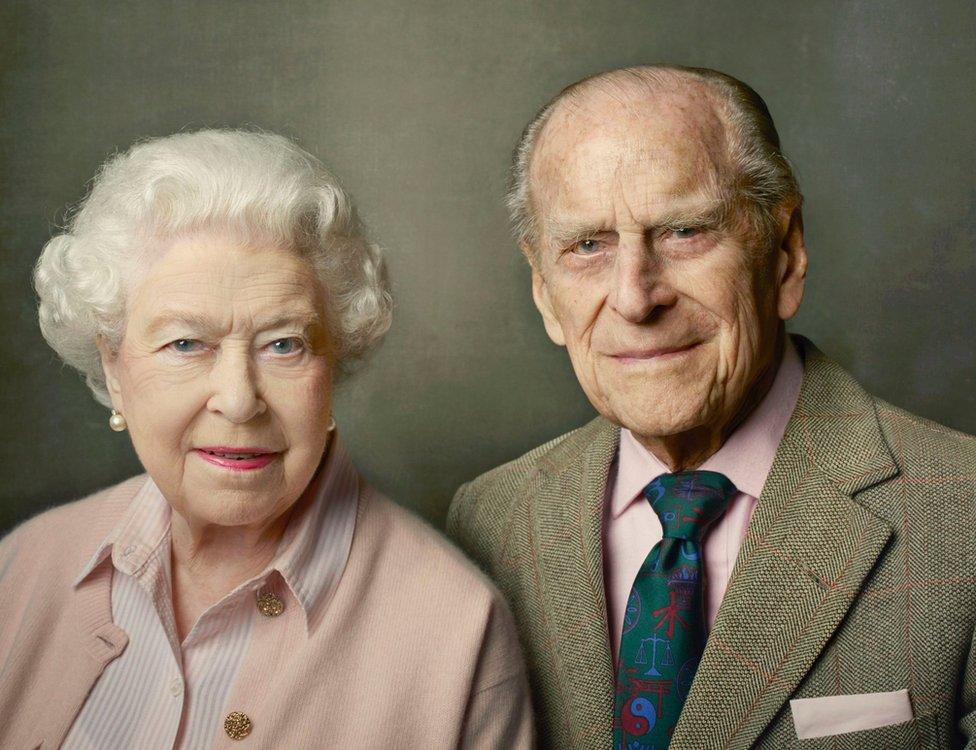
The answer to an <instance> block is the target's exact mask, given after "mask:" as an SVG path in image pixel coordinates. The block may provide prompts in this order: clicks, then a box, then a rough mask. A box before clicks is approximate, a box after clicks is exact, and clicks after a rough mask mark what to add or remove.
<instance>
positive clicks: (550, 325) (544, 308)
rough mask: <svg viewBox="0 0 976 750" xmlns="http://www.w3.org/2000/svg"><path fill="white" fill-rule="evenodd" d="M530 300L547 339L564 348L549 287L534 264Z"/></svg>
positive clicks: (560, 328) (536, 264)
mask: <svg viewBox="0 0 976 750" xmlns="http://www.w3.org/2000/svg"><path fill="white" fill-rule="evenodd" d="M523 252H524V250H523ZM526 255H528V254H526ZM532 299H533V300H534V301H535V306H536V308H537V309H538V310H539V312H540V313H541V314H542V322H543V323H544V324H545V326H546V333H548V334H549V338H551V339H552V340H553V343H555V344H558V345H559V346H566V337H565V336H564V335H563V327H562V326H561V325H560V324H559V319H558V318H556V315H555V313H554V312H553V310H552V301H551V300H550V299H549V286H548V285H547V284H546V280H545V278H543V276H542V272H541V271H539V265H538V263H536V262H534V263H532Z"/></svg>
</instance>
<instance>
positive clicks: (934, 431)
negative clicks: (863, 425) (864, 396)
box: [875, 398, 976, 487]
mask: <svg viewBox="0 0 976 750" xmlns="http://www.w3.org/2000/svg"><path fill="white" fill-rule="evenodd" d="M875 405H876V409H877V414H878V422H879V423H880V424H881V429H882V431H883V432H884V435H885V438H886V440H887V441H888V444H889V446H890V447H891V450H892V452H893V453H894V457H895V460H896V461H897V463H898V465H899V468H900V469H901V471H902V473H903V475H905V476H906V477H908V478H912V477H921V476H925V477H929V478H931V479H933V480H934V479H935V478H937V477H942V478H945V479H947V480H956V481H963V482H964V483H966V482H967V480H968V483H969V484H970V485H973V486H974V487H976V436H973V435H967V434H966V433H964V432H959V431H958V430H953V429H951V428H949V427H946V426H944V425H941V424H939V423H938V422H933V421H932V420H930V419H925V418H924V417H920V416H918V415H916V414H912V413H910V412H907V411H905V410H904V409H900V408H898V407H896V406H892V405H891V404H889V403H887V402H885V401H883V400H881V399H878V398H876V399H875Z"/></svg>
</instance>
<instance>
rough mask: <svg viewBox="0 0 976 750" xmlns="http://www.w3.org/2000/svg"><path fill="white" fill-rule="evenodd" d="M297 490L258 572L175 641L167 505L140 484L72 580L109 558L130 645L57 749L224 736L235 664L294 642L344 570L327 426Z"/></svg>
mask: <svg viewBox="0 0 976 750" xmlns="http://www.w3.org/2000/svg"><path fill="white" fill-rule="evenodd" d="M306 492H307V493H313V494H314V497H313V498H312V499H311V501H310V502H308V503H305V504H303V505H301V506H300V509H299V511H298V512H297V515H296V516H295V517H293V518H292V519H291V520H290V521H289V525H288V527H287V529H286V530H285V534H284V536H283V538H282V541H281V543H280V544H279V547H278V551H277V554H276V555H275V557H274V559H273V560H272V561H271V563H270V564H269V565H268V566H267V568H266V569H265V570H264V571H263V572H262V573H261V574H259V575H257V576H255V577H254V578H251V579H250V580H248V581H245V582H244V583H242V584H240V585H239V586H237V588H235V589H234V590H233V591H232V592H231V593H229V594H227V596H225V597H224V598H223V599H221V600H220V601H219V602H217V603H216V604H214V605H213V606H211V607H210V608H209V609H207V610H206V611H205V612H204V613H203V614H202V615H201V616H200V618H199V619H198V620H197V622H196V623H195V624H194V626H193V628H192V629H191V631H190V632H189V633H188V634H187V635H186V638H185V639H184V640H183V642H182V643H180V642H179V640H178V637H177V634H176V624H175V619H174V615H173V603H172V595H171V592H172V584H171V580H172V577H171V570H170V512H171V511H170V506H169V503H168V502H167V501H166V499H165V498H164V497H163V496H162V494H161V493H160V491H159V488H158V487H157V486H156V484H155V483H154V482H153V481H152V479H147V480H146V482H145V484H144V485H143V486H142V487H141V488H140V490H139V492H138V493H137V495H136V497H135V498H134V499H133V501H132V503H131V505H130V506H129V508H128V510H127V511H126V513H125V514H124V515H123V517H122V518H121V520H120V521H119V523H118V524H117V526H116V527H115V528H114V529H113V530H112V531H111V532H110V533H109V534H108V536H107V537H106V538H105V540H104V541H103V542H102V543H101V544H100V545H99V546H98V549H97V550H96V552H95V554H94V555H93V556H92V558H91V560H90V561H89V562H88V564H87V565H86V566H85V567H84V569H83V570H82V571H81V573H80V575H79V576H78V578H77V579H76V580H75V586H77V585H78V584H80V583H81V582H82V581H84V580H85V579H86V578H87V577H88V576H89V575H90V574H91V573H92V571H93V570H94V569H95V568H96V567H97V566H98V565H99V563H101V562H102V561H103V560H105V558H107V557H109V556H111V561H112V566H113V577H112V619H113V620H114V622H115V624H116V625H117V626H119V627H120V628H122V629H123V630H124V631H125V632H126V633H127V634H128V636H129V645H128V647H127V648H126V649H125V651H124V652H123V653H122V655H121V656H120V657H119V658H118V659H116V660H115V661H113V662H112V663H110V664H109V665H108V666H107V667H106V669H105V671H104V672H103V674H102V676H101V677H100V678H99V680H98V682H96V683H95V686H94V688H93V689H92V691H91V693H90V694H89V695H88V698H87V700H86V701H85V704H84V706H83V707H82V709H81V711H80V712H79V713H78V716H77V718H76V719H75V721H74V723H73V724H72V726H71V730H70V731H69V733H68V736H67V737H66V739H65V742H64V745H63V746H62V747H64V748H68V749H69V750H104V748H123V747H125V748H130V747H131V748H157V747H158V748H199V747H209V746H210V745H212V744H213V740H214V737H215V733H217V732H220V733H221V734H223V724H224V718H225V716H226V715H227V714H228V713H229V712H231V711H233V710H234V707H233V706H230V705H228V700H229V699H230V697H231V696H232V695H233V694H234V693H233V689H234V685H235V680H236V677H237V675H238V671H239V670H240V668H241V665H242V664H243V663H244V662H245V660H246V659H250V660H254V659H255V658H256V659H257V660H258V661H262V660H265V659H263V658H262V654H267V655H268V658H269V659H270V658H271V654H273V653H274V650H275V647H276V642H278V641H280V640H281V639H296V640H297V641H302V640H304V638H305V637H306V636H307V634H308V626H309V620H310V619H311V618H312V617H313V616H314V614H315V613H316V612H317V611H318V610H319V608H320V607H321V605H322V604H323V603H325V602H326V601H327V600H328V599H329V598H330V596H331V594H332V592H333V591H334V590H335V588H336V586H337V585H338V583H339V579H340V578H341V576H342V572H343V569H344V568H345V565H346V560H347V559H348V556H349V549H350V545H351V543H352V536H353V530H354V527H355V519H356V510H357V502H358V495H359V483H358V477H357V474H356V472H355V469H354V468H353V466H352V464H351V463H350V461H349V459H348V457H347V456H346V453H345V450H344V449H343V447H342V445H341V444H339V443H338V438H337V437H336V436H335V433H333V438H332V441H331V444H330V447H329V449H328V451H327V456H326V458H325V460H324V462H323V465H322V466H321V467H320V468H319V471H318V472H317V474H316V476H315V477H314V478H313V480H312V482H311V484H310V485H309V488H308V489H307V490H306ZM300 502H301V501H300ZM266 594H272V595H273V596H274V597H276V598H277V600H278V601H280V602H281V603H282V604H283V605H284V609H283V610H282V611H281V613H280V614H278V615H271V616H265V615H263V614H261V612H260V611H259V608H258V606H257V597H258V596H260V595H266ZM277 646H280V643H278V644H277ZM265 661H266V660H265Z"/></svg>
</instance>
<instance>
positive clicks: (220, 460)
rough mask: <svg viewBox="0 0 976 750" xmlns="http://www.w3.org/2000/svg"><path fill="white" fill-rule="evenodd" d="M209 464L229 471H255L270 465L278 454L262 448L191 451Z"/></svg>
mask: <svg viewBox="0 0 976 750" xmlns="http://www.w3.org/2000/svg"><path fill="white" fill-rule="evenodd" d="M193 452H194V453H196V454H197V455H198V456H199V457H200V458H202V459H203V460H204V461H206V462H207V463H209V464H212V465H214V466H219V467H221V468H224V469H229V470H231V471H255V470H257V469H263V468H264V467H265V466H267V465H268V464H270V463H271V462H272V461H273V460H274V459H275V458H277V457H278V455H279V454H278V453H277V452H275V451H269V450H267V449H264V448H251V447H246V448H236V447H224V446H216V447H210V448H196V449H194V451H193Z"/></svg>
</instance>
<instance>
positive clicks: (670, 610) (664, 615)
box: [651, 591, 688, 638]
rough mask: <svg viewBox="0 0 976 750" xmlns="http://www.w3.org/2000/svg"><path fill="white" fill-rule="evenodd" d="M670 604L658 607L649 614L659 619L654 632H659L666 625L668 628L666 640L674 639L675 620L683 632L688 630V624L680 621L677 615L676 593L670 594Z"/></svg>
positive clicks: (679, 616)
mask: <svg viewBox="0 0 976 750" xmlns="http://www.w3.org/2000/svg"><path fill="white" fill-rule="evenodd" d="M670 597H671V602H670V604H668V605H667V606H664V607H659V608H658V609H655V610H654V611H653V612H652V613H651V614H652V615H654V617H660V618H661V619H660V620H658V622H657V625H655V626H654V629H655V630H660V629H661V628H663V627H664V624H665V623H667V626H668V638H673V637H674V623H675V621H676V620H677V621H678V622H679V623H680V624H681V628H682V629H683V630H687V629H688V623H686V622H685V621H684V620H682V619H681V615H679V614H678V602H677V593H676V592H674V591H671V592H670Z"/></svg>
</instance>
